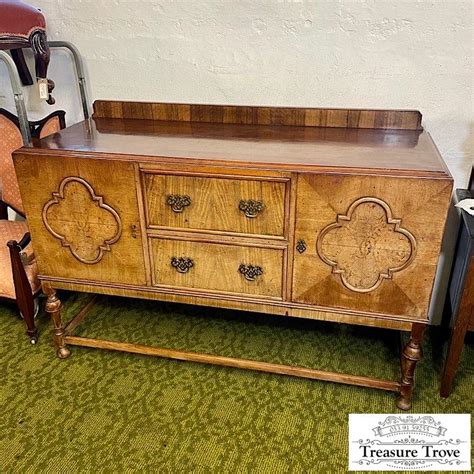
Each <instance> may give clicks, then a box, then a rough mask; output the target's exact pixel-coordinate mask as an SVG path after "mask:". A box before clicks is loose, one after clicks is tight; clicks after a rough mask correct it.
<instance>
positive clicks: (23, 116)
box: [0, 41, 90, 145]
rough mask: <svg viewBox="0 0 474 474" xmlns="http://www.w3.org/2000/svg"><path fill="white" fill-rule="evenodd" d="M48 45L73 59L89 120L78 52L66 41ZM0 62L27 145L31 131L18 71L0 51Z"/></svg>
mask: <svg viewBox="0 0 474 474" xmlns="http://www.w3.org/2000/svg"><path fill="white" fill-rule="evenodd" d="M48 45H49V47H50V48H65V49H68V50H69V51H70V52H71V54H72V56H73V59H74V66H75V68H76V74H77V80H78V84H79V93H80V95H81V104H82V111H83V113H84V119H85V120H87V119H89V117H90V113H89V105H88V97H87V87H86V77H85V74H84V64H83V62H82V58H81V55H80V53H79V50H78V49H77V48H76V46H75V45H73V44H72V43H69V42H68V41H48ZM0 61H1V62H3V63H4V64H5V65H6V67H7V70H8V75H9V77H10V83H11V86H12V90H13V96H14V99H15V107H16V112H17V115H18V121H19V122H20V131H21V136H22V138H23V144H24V145H28V144H29V143H31V131H30V125H29V123H28V115H27V113H26V107H25V99H24V97H23V86H22V84H21V80H20V75H19V74H18V70H17V68H16V65H15V63H14V62H13V59H12V58H11V56H10V55H9V54H7V53H6V52H5V51H0Z"/></svg>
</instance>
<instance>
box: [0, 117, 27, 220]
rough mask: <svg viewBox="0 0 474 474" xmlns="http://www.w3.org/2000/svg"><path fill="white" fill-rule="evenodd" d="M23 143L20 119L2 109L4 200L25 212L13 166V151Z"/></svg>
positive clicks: (0, 168)
mask: <svg viewBox="0 0 474 474" xmlns="http://www.w3.org/2000/svg"><path fill="white" fill-rule="evenodd" d="M22 145H23V139H22V137H21V133H20V128H19V126H18V119H17V118H16V117H15V116H14V115H13V114H11V113H9V112H8V111H6V110H4V109H0V180H1V182H2V196H1V199H2V201H3V202H5V203H6V204H8V205H9V206H10V207H12V208H13V209H15V211H18V212H20V213H21V214H23V205H22V203H21V196H20V189H19V188H18V182H17V179H16V174H15V168H14V166H13V160H12V152H13V151H15V150H16V149H18V148H20V147H21V146H22Z"/></svg>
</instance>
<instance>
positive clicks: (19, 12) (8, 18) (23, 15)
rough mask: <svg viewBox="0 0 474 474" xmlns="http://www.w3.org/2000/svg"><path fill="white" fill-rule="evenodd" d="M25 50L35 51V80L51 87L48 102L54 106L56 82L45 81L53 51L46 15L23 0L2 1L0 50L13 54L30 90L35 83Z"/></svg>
mask: <svg viewBox="0 0 474 474" xmlns="http://www.w3.org/2000/svg"><path fill="white" fill-rule="evenodd" d="M23 48H31V49H32V51H33V54H34V57H35V72H36V77H37V78H38V79H39V80H44V81H45V85H47V87H48V91H47V102H48V103H49V104H54V99H53V98H52V97H51V91H52V90H53V89H54V82H53V81H51V80H48V79H47V77H46V75H47V72H48V65H49V60H50V50H49V45H48V41H47V37H46V20H45V18H44V15H43V14H42V13H41V11H40V10H39V9H38V8H35V7H33V6H31V5H28V4H26V3H24V2H22V1H21V0H0V50H2V49H3V50H9V51H10V54H11V56H12V58H13V61H14V62H15V65H16V67H17V70H18V74H19V75H20V78H21V82H22V84H23V85H24V86H31V85H32V84H33V79H32V77H31V74H30V71H29V69H28V66H27V64H26V61H25V58H24V56H23ZM45 98H46V97H45Z"/></svg>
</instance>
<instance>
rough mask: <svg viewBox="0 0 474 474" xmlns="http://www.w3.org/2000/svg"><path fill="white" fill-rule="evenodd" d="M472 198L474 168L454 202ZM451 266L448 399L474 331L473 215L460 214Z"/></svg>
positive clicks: (444, 389) (445, 393)
mask: <svg viewBox="0 0 474 474" xmlns="http://www.w3.org/2000/svg"><path fill="white" fill-rule="evenodd" d="M472 198H474V168H473V171H472V173H471V178H470V182H469V189H457V190H456V199H457V201H461V200H462V199H472ZM460 225H461V228H460V232H459V236H458V241H457V246H456V253H455V256H454V264H453V269H452V272H451V278H450V282H449V288H448V294H447V298H446V305H445V312H446V315H447V316H450V317H451V319H452V329H451V339H450V341H449V347H448V353H447V356H446V361H445V365H444V370H443V374H442V377H441V389H440V394H441V396H442V397H449V395H450V393H451V390H452V386H453V381H454V377H455V375H456V371H457V368H458V365H459V361H460V359H461V354H462V350H463V345H464V338H465V336H466V333H467V331H469V330H470V331H474V216H471V215H469V214H468V213H467V212H465V211H464V210H462V211H461V224H460Z"/></svg>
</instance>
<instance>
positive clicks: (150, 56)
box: [0, 0, 474, 309]
mask: <svg viewBox="0 0 474 474" xmlns="http://www.w3.org/2000/svg"><path fill="white" fill-rule="evenodd" d="M30 3H32V4H34V5H36V6H39V7H40V8H41V9H42V10H43V11H44V13H45V15H46V18H47V21H48V28H49V37H50V39H63V40H69V41H72V42H74V43H76V45H77V46H78V47H79V48H80V50H81V51H82V54H83V56H84V58H85V61H86V63H87V69H88V77H89V84H90V89H91V92H92V98H94V99H95V98H104V99H133V100H155V101H168V102H174V101H179V102H193V103H203V102H205V103H229V104H251V105H295V106H316V107H322V106H329V107H371V108H372V107H375V108H414V109H419V110H421V112H422V113H423V116H424V125H425V127H426V128H427V129H428V130H429V131H430V132H431V133H432V135H433V137H434V139H435V141H436V143H437V144H438V147H439V149H440V151H441V153H442V155H443V156H444V158H445V160H446V162H447V163H448V166H449V168H450V169H451V172H452V174H453V176H454V177H455V179H456V185H457V186H458V187H462V186H464V185H465V184H466V182H467V177H468V170H469V169H470V167H471V163H472V160H473V148H474V125H473V120H474V118H473V116H474V112H473V77H474V76H473V26H472V25H473V2H472V1H463V0H451V1H448V0H431V1H425V0H420V1H416V0H409V1H402V0H390V1H384V0H372V1H355V0H352V1H351V0H341V1H336V0H335V1H324V0H318V1H316V0H315V1H310V0H300V1H296V0H294V1H289V0H288V1H284V0H234V1H231V0H227V1H225V0H181V1H172V0H34V1H31V2H30ZM66 65H67V57H66V55H65V54H63V53H61V54H59V53H58V54H55V55H54V56H53V59H52V65H51V74H50V76H51V77H52V78H53V79H54V80H55V81H56V83H57V89H56V91H55V95H56V97H57V100H58V105H59V106H61V107H62V108H65V109H66V110H67V112H68V122H69V123H71V122H72V121H76V120H77V119H79V117H80V113H79V110H80V109H79V103H78V101H77V99H76V98H75V97H74V96H73V95H72V94H71V90H73V89H72V88H71V85H70V79H71V78H72V76H71V74H72V72H71V69H70V68H69V67H66ZM1 72H3V73H4V71H1ZM4 76H5V74H3V75H2V77H1V78H0V81H1V82H0V87H1V88H0V106H7V107H8V108H12V102H11V99H10V98H8V97H5V95H8V94H5V90H6V89H5V87H6V81H5V77H4ZM29 96H30V97H28V98H29V108H30V110H31V111H32V115H33V116H38V115H41V114H44V113H45V112H46V111H48V110H50V108H48V106H46V105H44V104H38V103H37V102H36V101H35V100H34V94H33V93H31V92H30V93H29ZM449 240H451V241H452V240H453V239H452V238H451V239H448V242H447V243H446V254H445V257H446V258H447V259H448V260H449V259H450V257H449V253H450V248H451V247H452V242H449ZM445 268H447V266H446V265H445ZM442 293H443V292H442V291H441V292H440V294H442ZM438 306H440V305H439V304H438ZM437 309H439V308H437Z"/></svg>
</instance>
